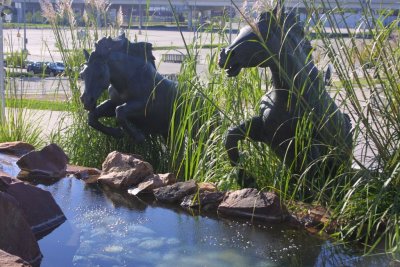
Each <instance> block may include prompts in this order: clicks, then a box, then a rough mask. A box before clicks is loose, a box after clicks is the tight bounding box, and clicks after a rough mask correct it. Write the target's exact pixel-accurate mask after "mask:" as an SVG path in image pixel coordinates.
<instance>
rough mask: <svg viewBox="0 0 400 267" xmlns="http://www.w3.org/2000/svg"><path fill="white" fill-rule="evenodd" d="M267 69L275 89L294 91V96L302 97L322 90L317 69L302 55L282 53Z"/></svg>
mask: <svg viewBox="0 0 400 267" xmlns="http://www.w3.org/2000/svg"><path fill="white" fill-rule="evenodd" d="M269 68H270V70H271V74H272V84H273V86H274V87H275V88H280V89H287V90H288V91H296V92H295V93H296V94H299V95H303V96H305V95H307V94H309V93H310V92H311V91H320V90H321V88H323V86H322V84H321V79H319V72H318V69H317V68H316V66H315V65H314V63H313V61H312V60H307V59H306V57H305V56H304V55H296V53H295V54H294V55H293V54H289V53H282V54H281V56H280V57H279V59H278V60H277V61H275V62H273V63H272V64H271V65H270V66H269Z"/></svg>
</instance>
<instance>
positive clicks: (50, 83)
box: [3, 29, 210, 98]
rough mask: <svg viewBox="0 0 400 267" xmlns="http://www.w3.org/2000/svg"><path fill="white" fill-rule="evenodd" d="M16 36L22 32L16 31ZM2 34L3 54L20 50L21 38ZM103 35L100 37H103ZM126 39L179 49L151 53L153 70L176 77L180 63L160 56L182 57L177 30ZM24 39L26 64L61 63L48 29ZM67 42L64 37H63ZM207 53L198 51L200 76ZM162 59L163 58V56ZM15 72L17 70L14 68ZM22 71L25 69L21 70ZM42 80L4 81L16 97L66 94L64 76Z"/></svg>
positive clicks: (134, 33) (10, 31) (130, 35)
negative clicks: (165, 59)
mask: <svg viewBox="0 0 400 267" xmlns="http://www.w3.org/2000/svg"><path fill="white" fill-rule="evenodd" d="M19 32H20V35H21V33H22V30H19ZM3 35H4V39H5V41H4V52H5V53H7V52H10V51H20V50H22V49H23V44H22V40H23V37H22V36H21V37H17V36H18V29H5V30H4V32H3ZM107 35H108V34H107V33H104V35H103V36H107ZM126 35H127V37H128V38H129V39H130V40H131V41H133V40H134V38H135V37H136V38H137V41H138V42H140V41H146V42H150V43H152V44H153V47H155V48H157V47H168V46H171V47H172V46H173V47H179V49H171V50H157V49H156V50H154V51H153V54H154V56H155V57H156V65H157V69H158V71H159V72H160V73H161V74H165V75H171V74H176V73H178V72H179V71H180V68H181V64H180V63H179V62H178V63H174V62H166V61H162V60H161V59H162V57H163V55H165V54H186V51H185V49H184V48H183V47H184V42H183V40H182V37H181V35H180V33H179V32H178V31H160V30H148V31H145V30H142V34H139V32H138V31H137V30H129V31H127V32H126ZM183 35H184V38H185V40H186V42H187V43H192V42H193V40H195V38H200V35H199V34H198V33H194V32H183ZM26 38H27V39H28V43H27V44H26V49H27V50H28V53H29V54H28V57H27V60H29V61H33V62H35V61H40V62H57V61H62V57H61V54H60V53H59V52H58V49H57V48H56V42H55V38H54V34H53V32H52V30H51V29H27V30H26ZM208 38H210V36H208V35H207V34H204V35H203V34H201V41H202V42H207V40H208ZM66 39H67V40H70V38H69V39H68V37H67V38H66ZM208 52H209V50H208V49H207V51H200V55H199V61H198V63H199V64H198V70H199V73H202V71H203V70H204V68H205V66H204V59H205V58H206V53H208ZM164 57H165V56H164ZM10 70H11V71H12V69H10ZM18 71H21V70H20V69H18ZM22 71H26V69H24V70H22ZM48 76H49V75H46V77H45V78H43V79H42V78H38V77H34V78H27V77H22V78H10V79H9V81H8V84H9V85H8V86H12V87H11V88H12V92H18V94H21V93H22V94H24V95H26V96H27V97H37V98H49V97H50V98H51V97H54V94H57V97H58V98H59V97H61V98H62V97H63V96H65V95H69V83H68V80H67V78H66V77H63V76H62V75H61V76H55V77H48Z"/></svg>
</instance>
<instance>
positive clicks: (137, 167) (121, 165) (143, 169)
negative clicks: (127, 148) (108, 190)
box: [98, 151, 154, 189]
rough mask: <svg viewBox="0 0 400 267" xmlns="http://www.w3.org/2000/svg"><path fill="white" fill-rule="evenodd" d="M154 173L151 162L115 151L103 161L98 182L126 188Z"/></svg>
mask: <svg viewBox="0 0 400 267" xmlns="http://www.w3.org/2000/svg"><path fill="white" fill-rule="evenodd" d="M153 174H154V172H153V167H152V166H151V165H150V163H148V162H146V161H143V160H140V159H138V158H136V157H134V156H133V155H130V154H123V153H120V152H117V151H113V152H111V153H110V154H108V156H107V158H106V159H105V161H104V162H103V166H102V172H101V175H100V177H99V178H98V182H99V183H101V184H105V185H108V186H110V187H112V188H117V189H126V188H129V187H132V186H136V185H138V184H139V183H141V182H142V181H143V180H144V179H145V178H147V177H148V176H151V175H153Z"/></svg>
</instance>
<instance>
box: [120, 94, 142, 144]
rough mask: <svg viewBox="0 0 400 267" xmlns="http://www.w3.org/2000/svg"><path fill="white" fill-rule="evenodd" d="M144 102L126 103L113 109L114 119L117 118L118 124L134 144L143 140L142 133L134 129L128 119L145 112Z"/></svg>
mask: <svg viewBox="0 0 400 267" xmlns="http://www.w3.org/2000/svg"><path fill="white" fill-rule="evenodd" d="M145 107H146V102H144V103H142V102H140V101H133V102H127V103H125V104H123V105H120V106H118V107H117V108H116V109H115V113H116V114H115V117H116V118H117V121H118V124H119V125H121V127H122V128H123V129H124V130H125V131H126V132H127V133H128V134H129V135H130V136H131V138H132V139H133V140H134V142H136V143H142V142H144V140H145V136H144V134H143V132H142V131H141V130H140V129H138V128H137V127H135V126H134V125H133V124H132V123H131V122H130V118H132V117H135V116H138V114H141V113H142V114H143V116H144V112H145Z"/></svg>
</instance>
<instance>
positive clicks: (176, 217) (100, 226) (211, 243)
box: [0, 158, 389, 267]
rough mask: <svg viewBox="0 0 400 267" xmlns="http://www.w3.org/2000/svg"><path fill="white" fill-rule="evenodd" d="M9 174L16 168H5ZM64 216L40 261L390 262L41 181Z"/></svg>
mask: <svg viewBox="0 0 400 267" xmlns="http://www.w3.org/2000/svg"><path fill="white" fill-rule="evenodd" d="M0 164H1V165H2V166H1V167H2V169H3V170H4V171H6V172H8V173H10V174H14V175H15V174H16V173H18V170H17V169H16V168H17V167H16V166H15V165H14V164H12V166H10V165H5V164H4V162H3V161H2V160H1V158H0ZM38 186H39V187H41V188H42V189H45V190H48V191H50V192H51V193H52V195H53V196H54V198H55V200H56V201H57V203H58V205H59V206H60V207H61V209H62V210H63V212H64V214H65V216H66V217H67V221H66V222H65V223H63V224H62V225H61V226H59V227H58V228H56V229H55V230H54V231H53V232H51V233H50V234H49V235H47V236H46V237H44V238H42V239H41V240H39V246H40V249H41V251H42V254H43V256H44V257H43V259H42V263H41V266H42V267H45V266H46V267H47V266H49V267H50V266H51V267H52V266H58V267H60V266H218V267H219V266H229V267H233V266H321V265H322V266H386V265H388V264H389V260H388V259H387V257H385V256H376V255H375V256H367V257H362V256H360V255H361V254H360V253H357V252H355V251H354V250H351V249H347V248H344V247H343V246H340V245H334V244H332V243H331V242H330V241H326V240H322V239H319V238H317V237H316V236H312V235H310V234H309V233H307V232H305V231H301V230H296V229H294V228H293V227H289V226H285V225H282V224H270V225H265V224H263V225H259V224H250V223H246V222H244V221H235V220H231V219H227V218H218V217H216V215H208V216H206V215H193V214H191V213H190V212H188V211H186V210H183V209H180V208H178V207H176V206H175V207H173V206H160V205H159V204H157V203H156V202H155V201H154V200H151V199H147V200H141V199H139V198H137V197H135V196H131V195H128V194H121V193H118V192H115V191H110V190H104V189H103V188H100V187H99V186H97V185H86V184H85V183H84V182H82V181H81V180H78V179H76V178H73V177H67V178H63V179H61V180H60V181H59V182H57V183H55V184H53V185H50V186H45V185H38Z"/></svg>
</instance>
